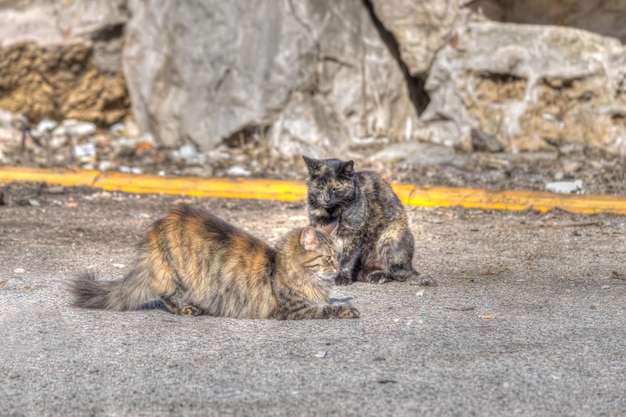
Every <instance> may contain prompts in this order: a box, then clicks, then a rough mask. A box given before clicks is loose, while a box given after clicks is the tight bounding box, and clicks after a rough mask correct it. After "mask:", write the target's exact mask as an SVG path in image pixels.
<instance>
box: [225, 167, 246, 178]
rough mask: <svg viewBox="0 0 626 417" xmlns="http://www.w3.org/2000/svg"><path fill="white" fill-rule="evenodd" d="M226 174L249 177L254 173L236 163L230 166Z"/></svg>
mask: <svg viewBox="0 0 626 417" xmlns="http://www.w3.org/2000/svg"><path fill="white" fill-rule="evenodd" d="M226 175H228V176H231V177H249V176H250V175H252V172H250V171H249V170H247V169H245V168H243V167H240V166H239V165H235V166H233V167H230V168H228V171H226Z"/></svg>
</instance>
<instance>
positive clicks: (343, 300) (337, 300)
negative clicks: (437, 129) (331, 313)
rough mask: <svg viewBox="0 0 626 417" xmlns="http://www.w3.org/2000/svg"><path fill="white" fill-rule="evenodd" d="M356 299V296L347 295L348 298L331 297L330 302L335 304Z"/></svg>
mask: <svg viewBox="0 0 626 417" xmlns="http://www.w3.org/2000/svg"><path fill="white" fill-rule="evenodd" d="M353 299H354V297H346V298H331V299H330V300H329V302H330V303H331V304H335V303H347V302H350V301H352V300H353Z"/></svg>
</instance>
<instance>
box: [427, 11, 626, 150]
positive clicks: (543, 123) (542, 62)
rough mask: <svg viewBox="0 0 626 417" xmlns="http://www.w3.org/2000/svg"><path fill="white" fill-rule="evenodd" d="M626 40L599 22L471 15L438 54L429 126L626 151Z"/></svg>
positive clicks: (514, 141)
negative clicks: (574, 25)
mask: <svg viewBox="0 0 626 417" xmlns="http://www.w3.org/2000/svg"><path fill="white" fill-rule="evenodd" d="M625 68H626V49H625V48H624V47H623V46H622V45H621V43H620V42H619V41H618V40H616V39H613V38H608V37H603V36H599V35H596V34H593V33H590V32H586V31H582V30H577V29H571V28H563V27H546V26H533V25H516V24H502V23H494V22H470V23H468V24H467V25H465V26H463V27H461V28H459V29H457V31H456V32H455V34H454V36H453V37H452V38H451V40H450V42H449V43H448V44H447V45H446V46H445V47H443V48H442V49H441V50H440V51H439V52H438V53H437V56H436V59H435V61H434V63H433V66H432V68H431V70H430V74H429V77H428V79H427V81H426V85H425V89H426V90H427V91H428V93H429V95H430V98H431V102H430V104H429V106H428V108H427V109H426V111H425V112H424V113H423V114H422V115H421V117H420V120H421V121H422V122H424V123H425V126H426V127H425V128H424V129H422V130H421V135H422V137H424V138H428V139H430V140H431V141H433V142H436V143H444V144H447V145H454V146H459V147H463V148H467V149H469V147H470V143H471V129H480V130H481V131H482V132H484V133H486V134H487V135H490V136H493V137H495V138H496V139H498V141H499V142H500V143H501V144H502V145H503V146H504V148H505V149H506V150H508V151H512V152H517V151H524V150H535V149H540V148H549V147H553V146H558V145H559V144H562V143H565V142H578V143H584V144H588V145H594V146H600V147H603V148H605V149H609V150H612V151H616V152H620V153H626V123H625V122H624V121H625V120H626V69H625Z"/></svg>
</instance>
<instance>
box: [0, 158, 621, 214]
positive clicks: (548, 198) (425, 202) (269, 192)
mask: <svg viewBox="0 0 626 417" xmlns="http://www.w3.org/2000/svg"><path fill="white" fill-rule="evenodd" d="M13 181H23V182H44V183H46V184H49V185H63V186H77V185H82V186H93V187H97V188H101V189H104V190H108V191H122V192H128V193H153V194H175V195H186V196H193V197H214V198H251V199H261V200H280V201H298V200H303V199H304V198H305V197H306V185H305V184H304V183H302V182H298V181H281V180H264V179H241V178H236V179H226V178H197V177H172V176H156V175H134V174H122V173H118V172H98V171H81V170H50V169H39V168H23V167H0V183H8V182H13ZM392 187H393V190H394V191H395V192H396V194H397V195H398V197H399V198H400V200H401V201H402V203H404V204H406V205H409V206H420V207H449V206H461V207H465V208H480V209H486V210H527V209H532V210H538V211H542V212H545V211H548V210H551V209H554V208H560V209H562V210H566V211H569V212H574V213H585V214H595V213H616V214H624V215H626V197H623V196H607V195H576V194H553V193H546V192H535V191H489V190H481V189H469V188H445V187H430V186H415V185H410V184H392Z"/></svg>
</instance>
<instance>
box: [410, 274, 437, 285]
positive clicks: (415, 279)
mask: <svg viewBox="0 0 626 417" xmlns="http://www.w3.org/2000/svg"><path fill="white" fill-rule="evenodd" d="M409 284H410V285H421V286H423V287H436V286H437V281H436V280H435V278H433V277H431V276H430V275H420V274H418V273H417V272H415V273H414V274H413V275H412V276H411V277H410V278H409Z"/></svg>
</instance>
